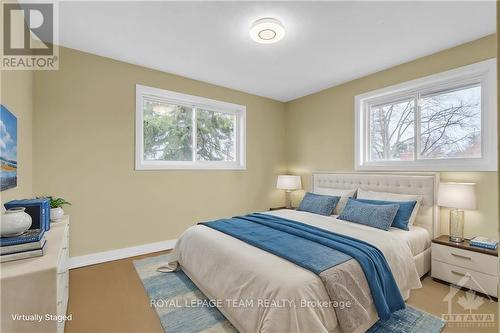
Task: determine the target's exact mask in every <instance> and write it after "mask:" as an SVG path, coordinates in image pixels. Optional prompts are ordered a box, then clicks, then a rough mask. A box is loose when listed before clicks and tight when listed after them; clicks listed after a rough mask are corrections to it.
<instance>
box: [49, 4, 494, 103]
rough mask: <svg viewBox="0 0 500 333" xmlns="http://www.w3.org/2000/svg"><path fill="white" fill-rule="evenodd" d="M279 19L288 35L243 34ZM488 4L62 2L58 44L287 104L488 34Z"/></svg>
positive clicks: (490, 21) (491, 11)
mask: <svg viewBox="0 0 500 333" xmlns="http://www.w3.org/2000/svg"><path fill="white" fill-rule="evenodd" d="M263 17H274V18H277V19H279V20H280V21H281V22H282V23H283V25H284V26H285V28H286V36H285V38H284V39H283V40H282V41H280V42H279V43H276V44H270V45H266V44H258V43H255V42H254V41H252V40H251V39H250V37H249V34H248V31H249V28H250V26H251V24H252V23H253V22H254V21H255V20H257V19H259V18H263ZM495 24H496V22H495V2H494V1H488V2H463V1H460V2H450V1H447V2H266V3H264V2H260V3H259V2H197V3H194V2H61V3H60V7H59V26H60V29H59V31H60V36H59V38H60V44H61V45H63V46H67V47H70V48H74V49H78V50H82V51H86V52H89V53H94V54H97V55H101V56H106V57H110V58H113V59H118V60H122V61H125V62H129V63H133V64H138V65H141V66H145V67H149V68H154V69H158V70H161V71H165V72H169V73H174V74H178V75H181V76H185V77H189V78H193V79H196V80H200V81H205V82H209V83H214V84H217V85H220V86H224V87H229V88H233V89H236V90H241V91H244V92H248V93H252V94H256V95H260V96H265V97H269V98H272V99H276V100H280V101H289V100H292V99H295V98H298V97H301V96H304V95H307V94H310V93H313V92H317V91H319V90H322V89H325V88H328V87H331V86H334V85H337V84H340V83H342V82H346V81H350V80H352V79H355V78H359V77H362V76H365V75H368V74H370V73H374V72H376V71H379V70H382V69H385V68H389V67H392V66H394V65H397V64H401V63H404V62H407V61H410V60H413V59H416V58H419V57H422V56H424V55H428V54H432V53H435V52H437V51H440V50H443V49H446V48H449V47H452V46H455V45H459V44H462V43H465V42H468V41H471V40H474V39H477V38H480V37H482V36H485V35H488V34H491V33H494V32H495Z"/></svg>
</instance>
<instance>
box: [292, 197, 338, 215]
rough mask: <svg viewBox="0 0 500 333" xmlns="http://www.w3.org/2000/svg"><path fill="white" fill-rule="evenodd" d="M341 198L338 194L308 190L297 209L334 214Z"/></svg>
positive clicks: (321, 213)
mask: <svg viewBox="0 0 500 333" xmlns="http://www.w3.org/2000/svg"><path fill="white" fill-rule="evenodd" d="M339 200H340V197H337V196H332V195H320V194H314V193H310V192H307V193H306V195H305V196H304V198H303V199H302V202H301V203H300V205H299V208H297V210H301V211H304V212H309V213H314V214H320V215H326V216H329V215H332V212H333V210H334V209H335V206H337V204H338V202H339Z"/></svg>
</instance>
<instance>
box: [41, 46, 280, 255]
mask: <svg viewBox="0 0 500 333" xmlns="http://www.w3.org/2000/svg"><path fill="white" fill-rule="evenodd" d="M136 84H143V85H146V86H152V87H157V88H162V89H168V90H174V91H178V92H182V93H186V94H193V95H197V96H203V97H207V98H212V99H216V100H221V101H225V102H231V103H236V104H242V105H246V106H247V170H246V171H217V170H212V171H187V170H186V171H172V170H164V171H135V170H134V152H135V150H134V149H135V148H134V146H135V141H134V135H135V85H136ZM34 91H35V95H34V96H35V97H34V100H35V101H36V103H35V107H36V109H35V114H34V137H35V140H34V162H35V165H36V168H35V171H34V180H35V181H34V192H35V194H53V195H57V196H63V197H65V198H67V199H68V200H69V201H71V202H72V203H73V206H71V207H69V208H68V209H67V211H68V212H69V213H70V214H71V234H70V237H71V255H72V256H79V255H84V254H89V253H94V252H99V251H105V250H111V249H117V248H122V247H128V246H134V245H140V244H145V243H150V242H156V241H162V240H168V239H174V238H177V237H178V236H179V235H180V234H181V232H182V231H184V230H185V229H186V228H187V227H189V226H190V225H192V224H194V223H196V222H198V221H202V220H207V219H214V218H217V217H221V216H231V215H232V214H241V213H245V212H251V211H258V210H266V209H268V208H269V207H271V206H274V205H282V204H283V200H284V195H283V193H282V192H280V191H277V190H275V189H274V184H275V179H276V178H275V177H276V176H277V175H278V174H279V173H281V172H283V171H285V170H286V166H285V107H284V104H283V103H280V102H276V101H272V100H269V99H266V98H261V97H257V96H253V95H249V94H245V93H242V92H238V91H234V90H230V89H225V88H221V87H218V86H215V85H211V84H207V83H202V82H199V81H194V80H190V79H186V78H182V77H179V76H175V75H170V74H166V73H162V72H159V71H155V70H150V69H146V68H143V67H139V66H135V65H131V64H127V63H123V62H119V61H114V60H111V59H108V58H103V57H99V56H94V55H90V54H86V53H82V52H78V51H75V50H70V49H66V48H61V49H60V65H59V70H58V71H38V72H36V73H35V77H34Z"/></svg>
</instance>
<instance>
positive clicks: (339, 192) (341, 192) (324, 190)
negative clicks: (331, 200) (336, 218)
mask: <svg viewBox="0 0 500 333" xmlns="http://www.w3.org/2000/svg"><path fill="white" fill-rule="evenodd" d="M315 193H316V194H321V195H333V196H337V197H340V200H339V203H338V204H337V206H336V207H335V209H334V210H333V214H335V215H339V214H340V213H341V212H342V210H343V209H344V207H345V204H346V203H347V199H349V198H353V197H354V193H356V189H350V190H349V189H347V190H346V189H340V188H331V187H320V188H318V189H316V191H315Z"/></svg>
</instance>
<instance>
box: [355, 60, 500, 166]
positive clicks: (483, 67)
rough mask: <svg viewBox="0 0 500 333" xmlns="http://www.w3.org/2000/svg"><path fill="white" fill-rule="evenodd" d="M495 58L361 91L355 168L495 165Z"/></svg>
mask: <svg viewBox="0 0 500 333" xmlns="http://www.w3.org/2000/svg"><path fill="white" fill-rule="evenodd" d="M495 73H496V61H495V60H494V59H492V60H487V61H483V62H480V63H477V64H473V65H469V66H465V67H461V68H458V69H454V70H451V71H447V72H444V73H440V74H436V75H432V76H429V77H425V78H422V79H418V80H414V81H410V82H406V83H403V84H399V85H396V86H391V87H387V88H383V89H380V90H376V91H372V92H369V93H366V94H362V95H358V96H356V98H355V103H356V138H355V140H356V169H358V170H427V171H446V170H449V171H454V170H457V171H458V170H463V171H473V170H474V171H493V170H496V169H497V132H496V130H497V129H496V112H497V110H496V98H497V97H496V96H497V95H496V79H495Z"/></svg>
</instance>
